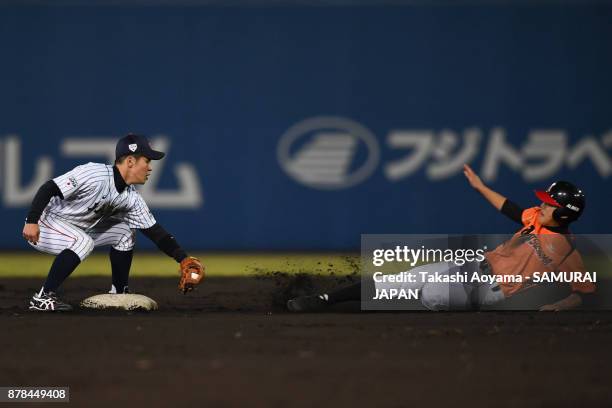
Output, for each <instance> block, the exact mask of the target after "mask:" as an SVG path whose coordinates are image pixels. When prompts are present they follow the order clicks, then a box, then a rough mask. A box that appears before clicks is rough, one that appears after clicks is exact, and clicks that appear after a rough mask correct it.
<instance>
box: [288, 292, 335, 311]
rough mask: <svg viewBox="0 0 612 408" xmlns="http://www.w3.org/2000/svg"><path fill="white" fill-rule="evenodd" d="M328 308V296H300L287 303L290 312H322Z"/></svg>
mask: <svg viewBox="0 0 612 408" xmlns="http://www.w3.org/2000/svg"><path fill="white" fill-rule="evenodd" d="M328 307H329V302H328V301H327V295H311V296H300V297H297V298H295V299H290V300H288V301H287V309H289V311H290V312H297V313H303V312H321V311H323V310H325V309H327V308H328Z"/></svg>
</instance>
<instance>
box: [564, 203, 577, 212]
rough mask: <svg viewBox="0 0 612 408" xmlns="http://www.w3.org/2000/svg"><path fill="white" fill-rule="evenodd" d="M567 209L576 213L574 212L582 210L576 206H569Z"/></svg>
mask: <svg viewBox="0 0 612 408" xmlns="http://www.w3.org/2000/svg"><path fill="white" fill-rule="evenodd" d="M566 207H567V208H569V209H570V210H572V211H574V212H579V211H580V208H578V207H576V206H575V205H571V204H567V205H566Z"/></svg>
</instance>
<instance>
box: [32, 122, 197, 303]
mask: <svg viewBox="0 0 612 408" xmlns="http://www.w3.org/2000/svg"><path fill="white" fill-rule="evenodd" d="M115 157H116V159H115V165H114V166H111V165H106V164H99V163H87V164H84V165H81V166H78V167H75V168H74V169H73V170H71V171H69V172H68V173H66V174H64V175H61V176H59V177H56V178H54V179H53V180H49V181H47V182H46V183H45V184H43V185H42V187H40V189H39V190H38V192H37V193H36V195H35V197H34V200H33V201H32V206H31V209H30V212H29V213H28V216H27V218H26V224H25V227H24V228H23V237H24V238H25V239H26V240H27V241H28V242H29V243H30V245H32V246H33V247H34V248H36V249H37V250H39V251H41V252H46V253H49V254H53V255H57V256H56V257H55V260H54V261H53V264H52V265H51V270H50V271H49V274H48V276H47V280H46V281H45V283H44V285H43V287H42V288H41V289H40V291H39V292H38V293H35V294H34V296H33V297H32V299H31V301H30V306H29V309H30V310H37V311H69V310H72V306H70V305H69V304H67V303H64V302H62V301H61V300H60V299H59V298H58V297H57V294H56V292H57V289H58V288H59V287H60V285H61V284H62V283H63V282H64V280H65V279H66V278H67V277H68V276H69V275H70V274H71V273H72V271H74V270H75V269H76V267H77V266H78V265H79V264H80V263H81V261H83V260H84V259H85V258H87V256H88V255H89V254H90V253H91V252H92V251H93V249H94V248H95V247H97V246H105V245H110V247H111V249H110V262H111V269H112V286H111V292H110V293H129V289H128V277H129V273H130V266H131V264H132V255H133V249H134V243H135V236H134V235H135V230H140V231H141V232H142V233H143V234H144V235H146V236H147V237H148V238H149V239H150V240H152V241H153V242H154V243H155V244H156V245H157V247H158V248H159V249H160V250H161V251H163V252H164V253H165V254H167V255H168V256H170V257H172V258H174V259H175V260H176V261H177V262H179V263H180V273H181V278H180V281H179V289H180V290H181V291H182V292H183V293H186V292H188V291H190V290H192V289H193V288H194V287H195V285H197V284H198V283H199V282H200V281H201V280H202V278H203V277H204V266H203V265H202V263H201V262H200V261H199V260H198V259H196V258H193V257H189V256H187V254H186V253H185V251H184V250H183V249H182V248H181V247H180V246H179V244H178V243H177V242H176V239H175V238H174V237H173V236H172V235H171V234H169V233H168V232H167V231H166V230H165V229H164V228H163V227H162V226H161V225H160V224H159V223H158V222H156V221H155V218H154V217H153V214H151V212H150V211H149V208H148V207H147V204H146V203H145V202H144V200H143V198H142V196H141V195H140V194H139V193H138V191H136V188H135V187H134V185H136V184H144V183H145V182H146V181H147V179H148V178H149V174H150V173H151V171H152V169H151V165H150V162H151V160H160V159H161V158H163V157H164V153H162V152H159V151H156V150H153V149H152V148H151V146H150V145H149V141H148V140H147V138H146V137H144V136H140V135H134V134H129V135H127V136H125V137H123V138H122V139H120V140H119V142H117V146H116V149H115Z"/></svg>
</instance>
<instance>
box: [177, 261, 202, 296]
mask: <svg viewBox="0 0 612 408" xmlns="http://www.w3.org/2000/svg"><path fill="white" fill-rule="evenodd" d="M205 270H206V268H205V267H204V265H202V262H200V260H199V259H198V258H194V257H193V256H188V257H187V258H185V259H183V260H182V261H181V266H180V269H179V273H180V274H181V279H180V280H179V285H178V288H179V290H180V291H181V292H183V294H185V293H187V292H189V291H191V290H193V288H195V287H196V285H197V284H199V283H200V281H201V280H202V279H204V272H205Z"/></svg>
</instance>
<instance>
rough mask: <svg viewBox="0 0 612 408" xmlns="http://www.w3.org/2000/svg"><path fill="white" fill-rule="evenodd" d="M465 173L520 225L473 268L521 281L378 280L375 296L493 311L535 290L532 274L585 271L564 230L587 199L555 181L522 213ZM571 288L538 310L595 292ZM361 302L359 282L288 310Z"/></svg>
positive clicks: (567, 305)
mask: <svg viewBox="0 0 612 408" xmlns="http://www.w3.org/2000/svg"><path fill="white" fill-rule="evenodd" d="M464 174H465V177H466V178H467V180H468V181H469V183H470V185H471V186H472V187H473V188H474V189H475V190H476V191H478V192H479V193H481V194H482V195H483V196H484V197H485V198H486V199H487V200H488V201H489V202H490V203H491V204H492V205H493V206H494V207H495V208H496V209H497V210H499V211H501V212H502V213H503V214H504V215H506V216H508V217H509V218H511V219H512V220H514V221H516V222H517V223H519V224H521V225H522V228H521V229H520V230H519V231H518V232H517V233H515V234H514V236H513V237H512V238H511V239H510V240H508V241H507V242H504V243H503V244H501V245H500V246H498V247H497V248H495V249H494V250H493V251H490V252H486V253H485V260H484V261H483V262H481V263H480V264H479V265H476V269H479V270H480V273H481V274H491V275H500V276H497V277H498V278H503V276H506V277H509V275H515V276H516V275H521V276H522V278H523V280H522V282H511V280H510V279H495V280H492V281H491V282H490V283H482V284H477V285H472V284H464V283H461V282H458V283H446V284H445V283H439V282H432V283H429V280H426V281H425V282H423V281H422V280H421V281H420V282H414V283H412V282H411V283H406V282H403V283H396V282H391V283H389V282H380V283H379V282H376V283H375V286H376V290H377V293H378V291H379V290H380V291H389V290H397V291H399V290H402V289H403V290H406V291H409V290H412V291H415V290H419V291H420V293H421V298H420V301H421V303H422V304H423V305H424V306H425V307H427V308H429V309H432V310H449V309H451V310H456V309H470V308H471V307H473V305H479V306H493V308H494V305H495V304H498V303H499V302H502V301H503V300H505V299H507V298H509V297H511V296H514V295H516V294H517V293H519V292H521V291H522V290H525V289H528V288H529V287H532V286H534V285H533V284H531V283H530V282H531V280H532V278H533V277H534V273H535V272H538V271H539V272H543V271H550V272H553V271H584V265H583V262H582V257H581V256H580V254H579V253H578V251H577V250H576V249H575V246H574V244H573V239H572V237H571V234H570V232H569V230H568V226H569V224H570V223H572V222H573V221H576V220H577V219H578V218H579V217H580V215H581V214H582V212H583V210H584V206H585V197H584V194H583V193H582V191H581V190H579V189H578V188H576V187H575V186H574V185H572V184H571V183H568V182H565V181H558V182H556V183H553V184H552V185H551V186H550V187H549V188H548V190H546V191H536V196H537V197H538V198H539V199H540V200H541V201H542V204H541V205H540V206H539V207H532V208H528V209H522V208H520V207H519V206H518V205H517V204H515V203H513V202H512V201H510V200H508V199H506V198H505V197H503V196H502V195H500V194H498V193H497V192H495V191H493V190H491V189H490V188H488V187H487V186H486V185H485V184H484V183H483V182H482V180H481V179H480V177H478V175H477V174H476V173H474V171H473V170H472V169H471V168H470V167H469V166H468V165H464ZM453 266H454V265H452V264H446V263H439V264H430V265H424V266H418V267H416V268H415V269H413V270H412V272H415V275H416V276H420V273H419V272H424V273H425V274H426V273H430V272H431V271H432V269H433V270H436V271H437V272H439V273H442V274H450V273H451V271H452V270H453ZM455 269H456V267H455ZM472 270H473V269H472ZM425 271H427V272H425ZM499 281H501V282H499ZM570 286H571V289H572V293H571V294H570V295H569V296H567V297H566V298H564V299H561V300H559V301H558V302H556V303H553V304H549V305H544V306H542V307H541V308H540V310H542V311H547V310H548V311H559V310H567V309H572V308H575V307H578V306H580V305H581V304H582V302H583V297H584V296H585V295H588V294H591V293H593V292H594V291H595V285H594V284H593V283H591V282H571V283H570ZM360 298H361V283H357V284H355V285H352V286H349V287H347V288H343V289H340V290H337V291H335V292H331V293H325V294H320V295H313V296H302V297H298V298H295V299H291V300H289V301H288V302H287V308H288V309H289V310H290V311H292V312H313V311H322V310H325V309H327V307H329V306H330V305H332V304H334V303H338V302H343V301H355V300H357V301H358V300H360Z"/></svg>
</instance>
